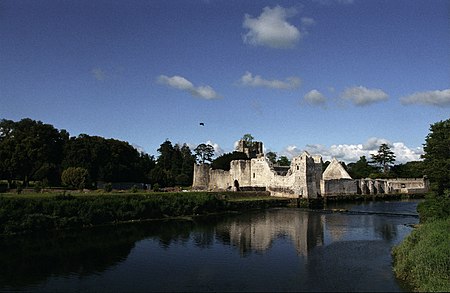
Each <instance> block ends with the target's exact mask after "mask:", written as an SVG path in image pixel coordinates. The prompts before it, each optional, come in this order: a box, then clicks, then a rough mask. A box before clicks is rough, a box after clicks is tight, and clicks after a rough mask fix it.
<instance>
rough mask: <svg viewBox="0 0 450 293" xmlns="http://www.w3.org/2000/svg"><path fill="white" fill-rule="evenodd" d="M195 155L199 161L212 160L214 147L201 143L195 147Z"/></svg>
mask: <svg viewBox="0 0 450 293" xmlns="http://www.w3.org/2000/svg"><path fill="white" fill-rule="evenodd" d="M194 152H195V156H196V158H197V161H198V162H199V163H202V164H204V163H205V161H208V162H211V161H212V160H211V159H212V157H213V156H214V147H213V146H212V145H210V144H204V143H202V144H199V145H198V146H197V147H196V148H195V149H194Z"/></svg>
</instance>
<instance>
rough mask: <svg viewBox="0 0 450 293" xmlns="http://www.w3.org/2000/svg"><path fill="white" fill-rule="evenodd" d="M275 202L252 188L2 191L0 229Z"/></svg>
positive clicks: (174, 214) (121, 219)
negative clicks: (249, 190) (226, 191)
mask: <svg viewBox="0 0 450 293" xmlns="http://www.w3.org/2000/svg"><path fill="white" fill-rule="evenodd" d="M280 205H287V201H286V200H278V199H274V198H273V197H268V196H267V195H266V194H254V193H242V194H232V195H230V194H220V193H209V192H189V193H183V192H181V193H138V194H135V193H131V194H123V193H122V194H92V193H90V194H82V193H79V194H70V195H66V194H51V193H48V194H24V195H14V194H9V195H8V194H6V195H2V196H1V197H0V234H15V233H23V232H35V231H44V230H58V229H68V228H79V227H86V226H95V225H104V224H112V223H120V222H128V221H140V220H150V219H162V218H168V217H181V216H193V215H200V214H208V213H217V212H225V211H231V210H243V209H252V208H266V207H271V206H280Z"/></svg>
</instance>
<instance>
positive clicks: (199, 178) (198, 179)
mask: <svg viewBox="0 0 450 293" xmlns="http://www.w3.org/2000/svg"><path fill="white" fill-rule="evenodd" d="M208 185H209V165H208V164H200V165H198V164H194V180H193V183H192V189H194V190H207V189H208Z"/></svg>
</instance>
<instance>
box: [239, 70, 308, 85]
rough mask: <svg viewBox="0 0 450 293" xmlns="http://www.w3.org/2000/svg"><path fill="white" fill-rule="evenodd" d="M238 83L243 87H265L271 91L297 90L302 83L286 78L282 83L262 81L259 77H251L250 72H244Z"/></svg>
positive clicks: (295, 78)
mask: <svg viewBox="0 0 450 293" xmlns="http://www.w3.org/2000/svg"><path fill="white" fill-rule="evenodd" d="M239 83H240V84H241V85H245V86H253V87H267V88H272V89H283V90H289V89H295V88H298V87H299V86H300V85H301V83H302V81H301V79H300V78H298V77H295V76H293V77H288V78H286V79H285V80H284V81H282V80H277V79H273V80H268V79H264V78H262V77H261V76H259V75H255V76H253V75H252V74H251V73H250V72H248V71H247V72H246V73H245V74H244V75H243V76H242V77H241V79H240V80H239Z"/></svg>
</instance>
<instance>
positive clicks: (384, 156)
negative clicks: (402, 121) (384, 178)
mask: <svg viewBox="0 0 450 293" xmlns="http://www.w3.org/2000/svg"><path fill="white" fill-rule="evenodd" d="M371 157H372V160H371V163H373V164H375V165H377V166H379V167H381V168H382V170H383V173H384V174H387V173H388V171H389V168H390V166H391V165H392V164H393V163H394V162H395V154H394V152H393V151H391V149H390V148H389V146H388V145H387V144H385V143H383V144H381V145H380V147H379V148H378V152H377V154H375V155H374V154H371Z"/></svg>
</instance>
